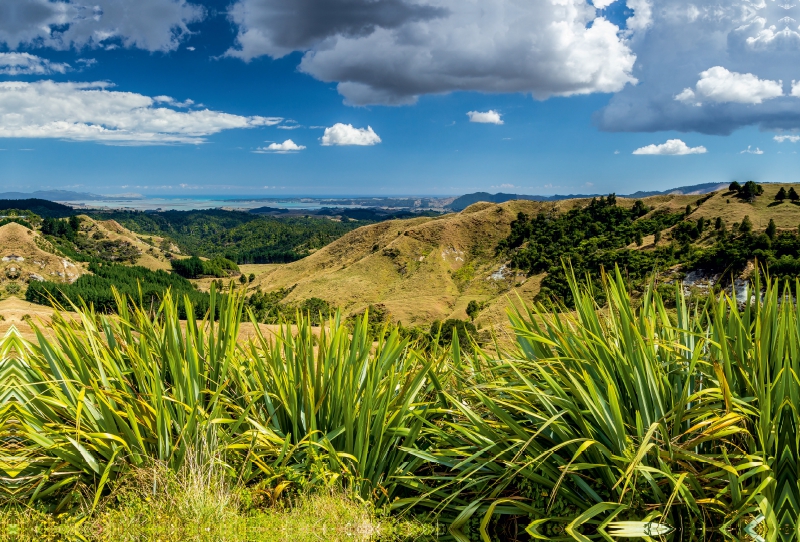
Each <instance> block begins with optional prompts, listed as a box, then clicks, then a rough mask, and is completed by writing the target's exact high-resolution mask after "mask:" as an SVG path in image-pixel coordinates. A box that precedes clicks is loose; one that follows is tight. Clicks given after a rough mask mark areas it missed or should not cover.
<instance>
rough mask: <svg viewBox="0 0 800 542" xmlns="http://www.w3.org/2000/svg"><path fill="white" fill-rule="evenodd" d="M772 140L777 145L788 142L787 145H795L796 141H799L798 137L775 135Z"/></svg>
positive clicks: (799, 137)
mask: <svg viewBox="0 0 800 542" xmlns="http://www.w3.org/2000/svg"><path fill="white" fill-rule="evenodd" d="M772 139H774V140H775V141H777V142H778V143H783V142H784V141H788V142H789V143H797V142H798V141H800V136H797V135H776V136H775V137H773V138H772Z"/></svg>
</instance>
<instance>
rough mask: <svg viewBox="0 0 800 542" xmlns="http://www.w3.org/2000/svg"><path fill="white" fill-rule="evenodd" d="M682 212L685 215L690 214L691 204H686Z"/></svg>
mask: <svg viewBox="0 0 800 542" xmlns="http://www.w3.org/2000/svg"><path fill="white" fill-rule="evenodd" d="M683 214H685V215H686V216H689V215H690V214H692V206H691V205H687V206H686V210H685V211H684V212H683Z"/></svg>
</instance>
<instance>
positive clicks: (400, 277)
mask: <svg viewBox="0 0 800 542" xmlns="http://www.w3.org/2000/svg"><path fill="white" fill-rule="evenodd" d="M781 188H782V186H780V185H763V193H762V194H761V195H759V196H758V197H756V198H755V199H754V200H753V201H748V200H747V199H745V198H742V197H738V195H737V194H736V193H732V192H729V191H727V190H720V191H716V192H713V193H708V194H693V195H678V194H670V195H659V196H652V197H647V198H643V199H642V200H634V199H629V198H617V199H616V201H615V202H614V203H612V204H608V201H606V202H605V203H603V202H604V200H603V199H602V198H599V202H600V203H599V205H600V207H602V206H603V205H606V207H607V208H608V209H610V210H611V211H610V212H611V214H612V215H614V217H616V218H613V220H612V222H611V223H608V224H606V223H605V222H603V220H609V219H608V217H606V218H598V219H596V220H599V222H597V221H596V222H594V223H590V222H592V220H595V219H593V218H591V217H590V216H589V214H591V213H589V214H587V213H588V211H587V209H591V206H592V205H594V204H593V203H592V200H589V199H572V200H561V201H555V202H553V201H551V202H537V201H521V200H517V201H509V202H505V203H502V204H492V203H476V204H474V205H471V206H470V207H468V208H467V209H465V210H464V211H462V212H460V213H453V214H448V215H442V216H436V217H423V216H421V217H415V218H410V219H403V220H389V221H384V222H380V223H376V224H370V225H367V226H363V227H360V228H357V229H354V230H352V231H350V232H349V233H347V234H345V235H344V236H342V237H340V238H338V239H336V240H334V241H333V242H330V243H329V244H327V245H326V246H324V247H322V248H320V249H319V250H316V251H315V252H314V253H313V254H310V255H308V256H307V257H305V258H303V259H301V260H299V261H296V262H292V263H289V264H283V265H245V266H242V272H243V273H244V274H245V276H249V275H250V274H251V273H252V274H254V275H255V276H256V279H255V280H254V281H253V282H251V283H250V285H249V290H250V292H254V291H255V290H256V289H260V290H261V291H262V292H278V291H280V292H281V295H280V296H278V298H279V299H280V303H282V304H284V305H285V306H288V307H292V306H295V307H298V306H302V305H303V303H305V302H307V301H309V300H313V299H315V298H316V299H319V300H323V301H325V302H327V304H328V306H331V307H341V308H343V309H344V310H345V311H346V312H347V313H348V314H357V313H359V312H361V311H363V310H364V309H365V308H367V307H369V306H370V305H379V306H380V308H381V309H382V311H383V312H384V313H385V314H387V315H388V317H389V318H390V319H391V320H393V321H395V322H402V323H403V324H404V325H406V326H427V325H429V324H430V323H431V322H433V321H435V320H446V319H449V318H458V319H466V318H467V312H466V311H467V307H468V305H469V303H470V302H475V303H477V305H478V307H479V311H478V314H477V318H476V323H477V324H478V325H479V326H484V327H486V326H492V327H494V326H499V325H502V324H504V323H505V322H506V316H505V312H506V309H507V308H508V306H509V303H512V302H515V300H516V299H517V296H519V297H521V298H522V299H523V300H526V301H530V300H532V299H534V298H535V297H536V296H537V295H539V293H540V290H541V288H542V286H543V285H544V286H547V290H546V291H547V292H553V293H554V294H555V295H559V296H561V297H562V298H563V295H564V291H563V288H562V289H561V290H559V289H558V288H555V289H553V285H554V282H564V281H563V280H562V279H563V276H560V275H558V273H559V272H560V265H561V259H562V258H569V259H570V260H572V261H573V262H575V263H576V269H577V270H578V271H579V272H584V271H588V272H591V273H593V274H595V275H596V274H597V273H598V272H599V268H600V265H602V266H604V267H605V268H606V269H609V268H611V267H613V266H614V264H616V263H619V264H620V265H621V266H622V267H623V268H624V269H625V270H626V272H627V271H629V270H632V269H633V268H632V267H631V266H638V267H637V269H636V273H638V274H636V275H635V276H633V275H632V276H631V280H632V284H633V283H635V282H636V281H637V280H638V281H641V280H643V278H644V276H646V274H649V273H650V272H651V271H652V270H654V269H657V270H659V271H661V272H662V274H663V276H665V277H667V278H669V279H675V278H677V279H679V280H680V279H681V278H682V273H685V272H688V271H691V270H692V269H695V268H699V269H706V268H708V269H710V270H711V271H713V272H714V273H717V275H719V273H721V272H722V273H729V274H734V273H735V274H736V275H737V276H740V275H741V273H742V271H743V269H744V266H743V265H741V264H742V258H746V259H748V260H752V259H753V257H754V256H758V257H759V258H760V259H761V260H762V261H767V262H768V261H770V260H769V258H773V260H775V258H778V257H780V258H783V259H782V260H780V261H781V262H782V265H783V267H781V269H783V270H784V271H783V272H782V274H784V275H786V274H787V271H786V269H790V270H791V269H793V267H792V266H793V265H795V263H796V262H800V242H795V240H796V239H798V236H797V235H796V234H797V232H798V226H800V205H798V204H796V203H793V202H790V201H784V202H782V203H779V202H777V201H775V195H776V194H777V193H778V191H779V190H780V189H781ZM783 188H784V189H788V188H790V186H789V185H784V186H783ZM597 201H598V200H595V202H597ZM609 201H610V200H609ZM637 201H639V203H637ZM609 205H610V207H609ZM601 214H602V213H601ZM221 216H222V215H221ZM521 217H524V220H528V221H530V223H529V224H528V228H529V231H528V233H526V234H525V235H526V236H523V237H524V238H519V235H517V234H518V233H519V231H518V230H520V224H522V226H525V225H526V224H525V223H521V222H520V220H523V218H521ZM570 217H572V218H570ZM745 217H747V219H748V221H749V222H750V223H751V224H752V232H750V233H747V234H746V235H744V234H741V233H740V231H739V226H740V224H741V223H742V222H744V221H745ZM223 218H224V216H222V217H221V218H220V220H222V219H223ZM234 218H235V217H234ZM700 219H702V220H700ZM587 220H588V221H589V222H586V221H587ZM619 220H621V221H622V222H619V223H618V221H619ZM770 220H772V221H773V222H774V224H775V228H776V231H775V232H773V236H774V237H773V240H774V244H775V246H776V247H778V245H780V247H782V248H780V247H779V248H774V247H773V249H772V252H769V250H766V251H765V247H766V248H769V247H767V245H770V244H771V243H772V241H770V240H766V241H765V240H764V235H763V233H764V232H765V230H766V229H767V226H768V225H769V223H770ZM537 221H538V222H537ZM570 221H572V222H570ZM698 221H701V222H702V223H703V225H704V229H702V228H701V229H702V231H695V232H694V233H692V229H693V228H695V226H696V225H697V224H698ZM248 223H250V222H248ZM718 223H721V224H723V230H724V231H725V232H727V233H725V232H720V231H718V230H716V229H715V225H716V224H718ZM80 224H81V226H80V231H79V232H78V233H77V236H76V237H75V240H74V241H73V242H66V241H64V240H63V239H60V238H53V237H52V236H50V237H47V238H46V239H45V238H44V237H42V236H40V235H39V234H38V233H27V234H25V233H24V232H23V231H22V230H25V228H24V227H23V226H21V225H18V224H9V225H7V226H6V228H8V231H11V230H12V229H13V230H14V231H17V234H16V236H17V237H20V235H23V234H24V235H26V236H27V237H29V238H31V239H33V238H39V239H40V241H37V243H38V244H36V243H34V245H36V247H37V249H38V250H40V251H44V252H49V253H50V254H51V256H52V255H53V254H58V255H59V256H60V257H62V259H66V260H69V256H70V255H71V254H70V250H74V251H77V252H76V254H75V256H76V257H75V258H73V261H74V262H75V263H78V262H86V263H90V262H94V263H97V262H106V263H116V264H124V265H138V266H141V267H144V268H147V269H149V270H153V271H158V270H163V271H168V270H169V269H170V258H171V257H175V256H176V255H178V252H179V249H178V247H177V246H175V245H174V244H173V243H171V242H170V240H169V239H168V238H165V237H161V236H158V235H153V236H151V235H149V234H147V233H142V232H139V233H135V232H133V231H131V230H129V229H127V228H125V227H123V226H122V225H121V224H120V223H119V222H117V221H115V220H99V219H98V218H97V217H95V218H90V217H88V216H81V217H80ZM536 224H538V226H536ZM552 224H561V225H560V226H559V228H562V226H563V228H562V229H564V231H561V230H557V231H554V232H553V233H552V235H553V237H554V238H553V240H552V243H551V242H550V239H549V238H548V237H547V236H549V235H551V233H550V232H549V230H548V232H547V233H546V235H544V237H542V235H539V238H538V239H535V238H536V235H534V234H535V233H537V231H530V228H532V227H533V228H534V229H535V228H541V227H544V226H547V227H548V228H549V227H552ZM609 224H611V225H609ZM673 224H677V225H676V226H674V227H673ZM218 225H219V224H218ZM327 225H328V224H327V223H326V226H327ZM234 226H235V227H236V228H240V227H242V226H244V225H243V224H236V225H234ZM198 227H199V226H198ZM220 227H221V226H220ZM20 228H21V229H20ZM581 228H583V229H586V231H582V230H581ZM654 228H655V229H654ZM656 229H658V231H659V239H660V241H659V242H658V243H655V235H654V232H655V231H656ZM522 230H524V228H522ZM574 230H577V234H576V231H574ZM20 232H22V233H20ZM514 232H516V233H514ZM687 232H689V233H688V234H687ZM538 233H540V234H541V232H538ZM723 233H724V235H722V234H723ZM309 234H313V232H310V230H309ZM219 235H223V236H224V235H226V234H224V232H222V233H220V232H219V231H218V232H216V233H214V234H213V235H212V236H211V237H213V236H219ZM304 235H305V234H304ZM514 235H517V237H518V238H517V239H516V241H515V242H511V241H510V240H512V238H513V237H514ZM563 235H567V236H570V235H571V236H572V237H569V238H568V240H567V241H565V240H564V239H565V238H563ZM576 235H577V237H575V236H576ZM687 235H689V237H687ZM720 235H722V237H720ZM31 236H33V237H31ZM726 236H727V237H726ZM211 237H208V238H206V241H204V242H207V241H208V239H210V238H211ZM555 237H559V239H560V240H557V239H556V238H555ZM572 239H575V241H574V243H573V242H572ZM720 239H724V243H723V242H722V241H720ZM48 240H49V241H48ZM565 242H566V243H567V244H566V245H565V244H564V243H565ZM48 243H50V245H48ZM535 243H538V244H539V245H538V247H537V246H535ZM559 243H561V244H559ZM570 243H572V244H570ZM721 243H722V245H724V244H725V243H728V245H731V246H733V247H734V248H733V249H731V248H730V246H728V245H724V246H722V245H721ZM765 243H766V244H765ZM51 245H52V246H51ZM795 245H796V246H797V248H793V247H795ZM4 246H6V245H4ZM7 246H12V245H7ZM41 247H44V248H41ZM547 249H550V250H549V252H547ZM537 251H538V252H537ZM737 251H738V252H737ZM781 251H782V252H781ZM28 252H30V250H28ZM531 252H533V253H538V254H540V260H541V254H544V253H545V252H547V253H546V258H545V259H546V262H545V263H546V264H547V265H545V266H542V265H541V263H540V264H539V265H538V266H537V265H535V263H531V262H532V261H533V260H531V258H530V256H531ZM523 256H524V257H523ZM534 256H535V254H534ZM773 256H774V257H773ZM65 257H66V258H65ZM179 257H182V256H179ZM715 258H717V259H719V260H720V261H723V260H725V261H728V260H730V261H735V262H734V263H735V265H730V266H728V267H725V268H722V269H716V268H715V267H714V265H710V264H709V262H711V263H713V262H714V259H715ZM737 258H738V259H737ZM787 258H788V260H787ZM792 258H796V259H792ZM726 259H727V260H726ZM534 260H535V258H534ZM787 262H788V264H787ZM693 266H694V267H693ZM751 267H752V266H751ZM77 268H78V269H80V272H81V273H85V272H86V271H87V270H88V267H87V266H85V265H84V266H83V267H81V266H80V265H78V266H77ZM72 280H74V277H73V278H72ZM211 280H212V279H208V278H206V279H200V280H196V281H193V282H194V284H195V286H197V287H198V289H199V290H201V291H203V290H206V289H207V288H208V287H209V285H210V283H211ZM634 286H635V284H634ZM310 306H317V305H313V304H312V305H310ZM292 310H294V309H291V308H290V312H291V311H292ZM473 316H474V314H473Z"/></svg>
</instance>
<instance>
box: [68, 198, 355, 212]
mask: <svg viewBox="0 0 800 542" xmlns="http://www.w3.org/2000/svg"><path fill="white" fill-rule="evenodd" d="M344 201H348V200H345V199H343V200H342V203H339V202H337V201H336V200H335V199H333V198H331V199H327V198H325V199H320V198H270V199H265V198H248V197H247V196H232V197H226V198H220V197H212V196H208V197H205V196H199V197H193V198H186V197H147V196H145V197H142V198H135V199H133V198H118V199H117V198H113V197H109V198H108V199H86V200H74V201H68V202H64V203H66V204H68V205H72V206H77V207H81V208H91V209H109V210H111V209H114V210H130V211H194V210H200V209H236V210H243V211H248V210H250V209H256V208H258V207H275V208H280V209H301V210H303V209H308V210H310V211H312V210H318V209H322V208H323V207H341V208H352V207H361V205H352V204H345V203H344Z"/></svg>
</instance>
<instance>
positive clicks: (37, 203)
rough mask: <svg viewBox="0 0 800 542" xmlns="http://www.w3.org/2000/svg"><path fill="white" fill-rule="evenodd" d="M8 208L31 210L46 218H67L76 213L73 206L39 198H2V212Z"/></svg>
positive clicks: (0, 201) (0, 204) (0, 200)
mask: <svg viewBox="0 0 800 542" xmlns="http://www.w3.org/2000/svg"><path fill="white" fill-rule="evenodd" d="M8 209H20V210H25V211H30V212H32V213H36V214H37V215H39V216H41V217H44V218H66V217H68V216H72V215H74V214H75V211H74V210H73V209H72V207H68V206H66V205H61V204H60V203H55V202H53V201H47V200H44V199H38V198H31V199H13V198H11V199H0V212H1V211H5V210H8Z"/></svg>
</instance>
